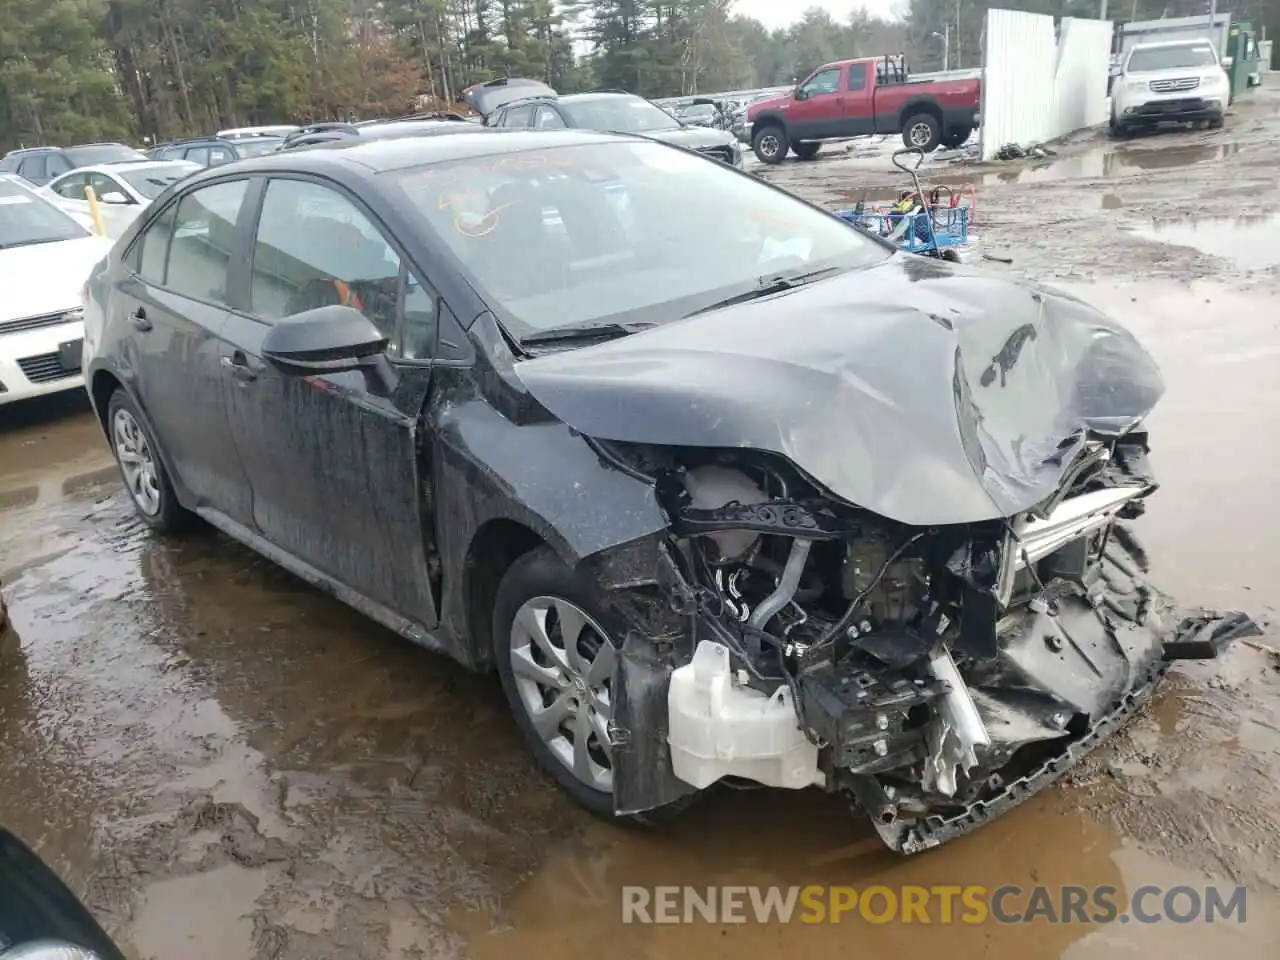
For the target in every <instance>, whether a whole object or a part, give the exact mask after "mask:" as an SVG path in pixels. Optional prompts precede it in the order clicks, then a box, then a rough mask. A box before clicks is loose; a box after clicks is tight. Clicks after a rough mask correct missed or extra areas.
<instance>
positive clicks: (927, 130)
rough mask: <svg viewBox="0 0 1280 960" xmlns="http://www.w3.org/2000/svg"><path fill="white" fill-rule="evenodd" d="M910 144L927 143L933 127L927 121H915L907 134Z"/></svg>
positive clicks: (917, 145)
mask: <svg viewBox="0 0 1280 960" xmlns="http://www.w3.org/2000/svg"><path fill="white" fill-rule="evenodd" d="M909 136H910V138H911V144H912V146H916V147H924V146H927V145H928V143H929V139H930V138H931V137H932V136H933V129H932V128H931V127H930V126H929V125H928V124H927V123H917V124H916V125H915V126H913V127H912V128H911V133H910V134H909Z"/></svg>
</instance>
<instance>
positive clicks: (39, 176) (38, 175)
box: [18, 153, 45, 181]
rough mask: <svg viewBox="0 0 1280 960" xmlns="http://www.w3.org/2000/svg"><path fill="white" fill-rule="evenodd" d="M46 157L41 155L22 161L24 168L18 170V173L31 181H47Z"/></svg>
mask: <svg viewBox="0 0 1280 960" xmlns="http://www.w3.org/2000/svg"><path fill="white" fill-rule="evenodd" d="M44 156H45V155H44V154H43V153H40V154H37V155H36V156H34V157H27V158H26V159H25V160H23V161H22V166H21V167H19V168H18V173H20V174H21V175H22V176H24V177H26V178H27V179H28V180H31V181H35V180H43V179H45V172H44V169H45V168H44Z"/></svg>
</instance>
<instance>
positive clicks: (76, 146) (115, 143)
mask: <svg viewBox="0 0 1280 960" xmlns="http://www.w3.org/2000/svg"><path fill="white" fill-rule="evenodd" d="M85 147H127V148H128V149H130V150H133V149H136V148H135V147H130V146H129V145H128V144H127V143H122V142H121V141H119V140H95V141H94V142H93V143H73V144H71V145H70V146H66V147H54V146H48V145H46V146H42V147H19V148H18V149H16V150H10V151H9V153H57V152H60V151H63V150H83V149H84V148H85Z"/></svg>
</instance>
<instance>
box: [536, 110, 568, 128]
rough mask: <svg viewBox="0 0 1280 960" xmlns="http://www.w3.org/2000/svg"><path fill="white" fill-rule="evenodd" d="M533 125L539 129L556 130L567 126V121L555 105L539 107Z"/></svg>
mask: <svg viewBox="0 0 1280 960" xmlns="http://www.w3.org/2000/svg"><path fill="white" fill-rule="evenodd" d="M533 125H534V126H535V127H537V128H538V129H539V130H554V129H556V128H559V127H563V126H565V122H564V119H563V118H562V117H561V116H560V111H559V110H557V109H555V108H554V107H539V108H538V113H537V115H536V117H535V118H534V121H533Z"/></svg>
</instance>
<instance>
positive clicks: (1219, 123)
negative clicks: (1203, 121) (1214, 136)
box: [1209, 117, 1227, 130]
mask: <svg viewBox="0 0 1280 960" xmlns="http://www.w3.org/2000/svg"><path fill="white" fill-rule="evenodd" d="M1226 122H1227V121H1226V118H1225V117H1214V118H1213V119H1212V120H1210V121H1209V129H1210V130H1221V129H1222V127H1223V125H1224V124H1226Z"/></svg>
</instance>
